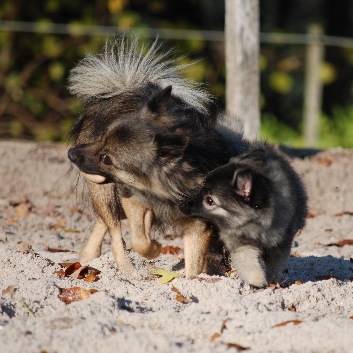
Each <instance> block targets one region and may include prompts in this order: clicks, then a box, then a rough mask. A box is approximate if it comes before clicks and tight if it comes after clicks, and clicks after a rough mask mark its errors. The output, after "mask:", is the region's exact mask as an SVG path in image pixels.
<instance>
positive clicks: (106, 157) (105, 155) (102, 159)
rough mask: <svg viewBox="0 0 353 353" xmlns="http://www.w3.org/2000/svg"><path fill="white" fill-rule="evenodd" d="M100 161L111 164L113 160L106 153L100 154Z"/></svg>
mask: <svg viewBox="0 0 353 353" xmlns="http://www.w3.org/2000/svg"><path fill="white" fill-rule="evenodd" d="M101 162H102V163H103V164H105V165H112V164H113V162H112V160H111V159H110V157H109V156H108V155H107V154H102V155H101Z"/></svg>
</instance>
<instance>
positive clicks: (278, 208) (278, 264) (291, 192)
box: [182, 140, 307, 287]
mask: <svg viewBox="0 0 353 353" xmlns="http://www.w3.org/2000/svg"><path fill="white" fill-rule="evenodd" d="M237 145H238V148H239V147H241V149H242V150H243V153H241V154H240V155H238V156H236V157H233V158H231V159H230V161H229V163H228V164H226V165H224V166H221V167H219V168H217V169H215V170H214V171H212V172H211V173H210V174H209V176H208V177H207V179H206V181H205V183H204V186H203V188H202V191H201V192H200V194H199V195H198V196H197V197H196V198H195V199H194V200H193V201H192V202H190V203H189V204H187V205H184V207H183V208H182V210H183V211H184V212H185V213H186V214H188V215H191V216H194V217H200V218H202V219H205V220H207V221H209V222H211V223H212V224H214V225H215V226H216V227H217V229H218V231H219V234H220V238H221V240H223V241H224V243H225V245H226V247H227V248H228V250H229V252H230V254H231V259H232V265H233V267H234V268H235V269H236V271H237V273H238V275H239V277H240V278H241V279H243V280H244V281H246V282H248V283H250V284H252V285H254V286H258V287H262V286H265V285H267V284H268V283H269V282H276V281H279V280H280V278H281V275H282V273H283V270H284V267H285V265H286V261H287V259H288V257H289V255H290V249H291V244H292V240H293V237H294V235H295V234H296V233H297V231H298V230H299V229H301V228H303V227H304V225H305V218H306V215H307V197H306V193H305V190H304V187H303V184H302V182H301V180H300V178H299V176H298V175H297V173H296V172H295V171H294V170H293V168H292V167H291V165H290V163H289V162H288V160H287V159H286V158H285V157H284V156H283V155H282V154H281V153H280V152H279V151H277V150H276V149H275V148H274V147H272V146H271V145H269V144H267V143H264V142H247V141H243V143H242V144H241V143H240V144H239V140H238V144H237Z"/></svg>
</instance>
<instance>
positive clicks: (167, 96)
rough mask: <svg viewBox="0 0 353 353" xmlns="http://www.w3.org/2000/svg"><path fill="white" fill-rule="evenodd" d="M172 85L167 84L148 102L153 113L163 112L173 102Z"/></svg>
mask: <svg viewBox="0 0 353 353" xmlns="http://www.w3.org/2000/svg"><path fill="white" fill-rule="evenodd" d="M171 93H172V86H167V87H166V88H164V89H162V90H161V91H160V92H158V93H157V94H156V95H155V96H154V97H152V98H151V100H150V101H149V102H148V108H149V109H150V111H151V112H152V113H161V112H163V111H165V110H166V107H167V106H168V105H169V104H172V102H173V100H172V95H171Z"/></svg>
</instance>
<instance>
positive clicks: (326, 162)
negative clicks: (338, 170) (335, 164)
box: [318, 158, 332, 167]
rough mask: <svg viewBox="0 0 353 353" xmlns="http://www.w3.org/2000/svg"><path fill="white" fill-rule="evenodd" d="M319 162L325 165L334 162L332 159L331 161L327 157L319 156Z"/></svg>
mask: <svg viewBox="0 0 353 353" xmlns="http://www.w3.org/2000/svg"><path fill="white" fill-rule="evenodd" d="M318 162H319V164H321V165H323V166H324V167H328V166H330V165H331V164H332V161H330V160H329V159H327V158H319V159H318Z"/></svg>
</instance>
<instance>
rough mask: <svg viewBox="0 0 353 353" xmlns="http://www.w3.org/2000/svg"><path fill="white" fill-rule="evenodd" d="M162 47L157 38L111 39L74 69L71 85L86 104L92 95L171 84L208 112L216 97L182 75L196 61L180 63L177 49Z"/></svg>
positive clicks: (70, 80) (196, 105)
mask: <svg viewBox="0 0 353 353" xmlns="http://www.w3.org/2000/svg"><path fill="white" fill-rule="evenodd" d="M160 48H161V44H160V43H159V42H158V41H157V40H155V41H154V42H153V43H152V44H150V45H149V46H144V45H139V42H138V40H137V39H136V38H133V39H130V40H129V39H126V38H125V37H121V38H117V39H115V40H107V42H106V44H105V46H104V48H103V50H102V52H101V53H100V54H98V55H92V54H88V55H87V56H86V57H85V58H84V59H82V60H81V61H80V62H79V63H78V65H77V66H76V67H74V68H73V69H72V70H71V72H70V76H69V85H68V88H69V90H70V92H71V93H72V94H74V95H76V96H77V97H78V98H79V99H80V100H81V101H82V102H83V103H86V102H88V101H89V100H91V99H92V98H109V97H114V96H117V95H119V94H122V93H126V92H130V93H131V92H138V91H139V90H140V89H141V88H143V87H146V86H147V85H148V84H153V85H157V86H159V87H160V88H165V87H167V86H170V85H171V86H172V87H173V94H174V95H175V96H176V97H179V98H180V99H182V100H183V101H184V102H186V103H187V104H189V105H190V106H192V107H194V108H196V109H197V110H198V111H200V112H202V113H206V112H207V106H209V104H210V103H211V101H212V100H213V97H212V96H211V95H210V94H209V93H208V92H207V91H206V90H204V89H203V87H202V85H201V84H200V83H197V82H195V81H193V80H189V79H186V78H184V77H183V76H182V75H181V72H182V71H183V70H184V69H186V68H187V67H189V66H190V65H192V64H186V65H177V64H176V63H177V60H178V59H177V58H176V57H175V56H174V51H173V50H169V51H166V52H164V53H161V52H160Z"/></svg>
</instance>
